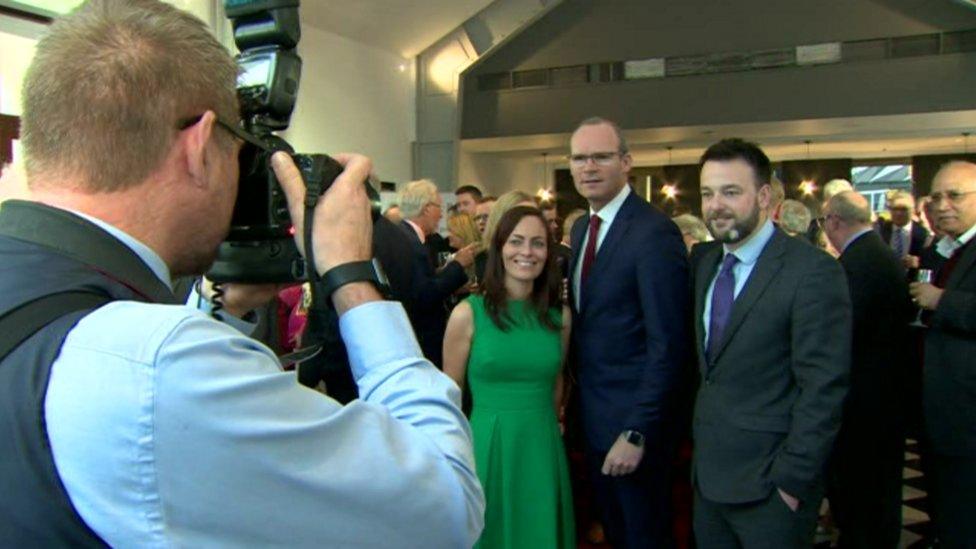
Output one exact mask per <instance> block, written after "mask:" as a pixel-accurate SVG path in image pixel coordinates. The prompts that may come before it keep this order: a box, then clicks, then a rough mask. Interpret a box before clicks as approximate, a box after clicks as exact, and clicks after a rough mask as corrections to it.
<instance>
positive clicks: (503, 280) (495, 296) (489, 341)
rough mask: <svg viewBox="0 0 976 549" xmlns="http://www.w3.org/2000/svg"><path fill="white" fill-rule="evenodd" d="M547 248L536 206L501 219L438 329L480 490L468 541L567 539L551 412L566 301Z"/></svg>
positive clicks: (569, 512) (557, 389)
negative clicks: (480, 524)
mask: <svg viewBox="0 0 976 549" xmlns="http://www.w3.org/2000/svg"><path fill="white" fill-rule="evenodd" d="M554 245H555V243H554V242H553V241H552V238H551V236H550V235H549V232H548V230H547V228H546V222H545V219H544V218H543V216H542V212H540V211H539V210H538V209H537V208H534V207H530V206H518V207H515V208H513V209H511V210H510V211H509V212H508V213H506V214H505V215H504V216H502V218H501V220H500V221H499V223H498V228H497V230H496V231H495V233H494V234H493V235H492V239H491V242H490V243H489V248H488V263H487V267H486V269H485V276H484V280H483V286H482V289H483V291H482V294H481V295H473V296H471V297H469V298H468V299H466V300H464V301H463V302H461V303H460V304H459V305H458V306H457V307H455V309H454V311H453V312H452V314H451V318H450V320H449V321H448V325H447V332H446V334H445V336H444V372H445V373H447V374H448V375H450V376H451V377H452V378H454V380H455V381H457V383H458V385H462V386H463V384H464V383H465V382H467V383H470V386H471V387H470V388H471V394H472V397H473V400H474V408H473V409H472V412H471V430H472V433H473V435H474V451H475V464H476V466H477V468H478V478H479V479H480V480H481V485H482V486H483V487H484V491H485V500H486V504H487V506H486V510H485V529H484V532H483V533H482V535H481V539H480V540H479V542H478V545H477V547H479V548H483V549H493V548H512V549H515V548H533V549H535V548H540V549H541V548H549V547H551V548H570V547H575V546H576V539H575V527H574V524H573V500H572V492H571V489H570V483H569V474H568V467H567V461H566V452H565V450H564V448H563V441H562V436H561V433H560V428H559V422H558V417H559V413H560V409H561V407H562V405H563V402H564V399H563V397H564V395H563V388H564V386H565V384H564V382H563V362H564V357H565V356H566V346H567V343H568V341H569V328H570V313H569V308H568V307H565V306H563V305H562V304H561V299H560V274H559V270H558V268H557V267H556V265H555V257H554V254H550V253H549V252H550V250H551V249H552V247H553V246H554Z"/></svg>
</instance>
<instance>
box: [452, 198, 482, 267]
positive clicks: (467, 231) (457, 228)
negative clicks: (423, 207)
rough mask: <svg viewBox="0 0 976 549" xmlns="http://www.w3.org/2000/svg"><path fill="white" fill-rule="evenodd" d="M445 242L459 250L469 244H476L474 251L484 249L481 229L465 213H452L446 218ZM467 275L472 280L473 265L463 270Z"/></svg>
mask: <svg viewBox="0 0 976 549" xmlns="http://www.w3.org/2000/svg"><path fill="white" fill-rule="evenodd" d="M447 242H448V244H450V245H451V248H454V249H455V250H460V249H461V248H464V247H466V246H469V245H471V244H477V245H478V246H477V247H476V248H475V253H477V252H480V251H482V250H483V249H484V246H482V244H481V231H479V230H478V225H477V224H476V223H475V222H474V218H472V217H471V216H470V215H468V214H466V213H458V214H454V215H452V216H450V217H448V218H447ZM464 271H465V272H466V273H467V275H468V280H474V279H473V278H472V277H473V275H474V265H471V266H470V267H467V268H466V269H465V270H464Z"/></svg>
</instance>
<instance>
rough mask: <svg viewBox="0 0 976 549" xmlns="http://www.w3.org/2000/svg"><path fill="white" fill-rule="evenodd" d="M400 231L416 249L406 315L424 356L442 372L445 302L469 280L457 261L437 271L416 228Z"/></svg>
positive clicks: (414, 249) (407, 226)
mask: <svg viewBox="0 0 976 549" xmlns="http://www.w3.org/2000/svg"><path fill="white" fill-rule="evenodd" d="M400 228H401V229H403V231H404V232H405V233H406V234H407V236H408V238H409V240H410V242H411V244H412V247H413V282H412V283H413V288H412V291H410V292H409V295H410V304H411V307H410V308H408V309H407V314H408V316H409V317H410V323H411V324H412V325H413V331H414V332H415V333H416V334H417V341H418V343H420V348H421V350H423V352H424V356H426V357H427V358H428V359H429V360H430V361H431V362H433V363H434V365H435V366H437V367H438V368H441V367H442V365H441V357H442V354H443V352H444V351H443V346H444V330H445V328H446V327H447V308H446V307H447V306H446V303H445V300H446V299H447V298H448V297H449V296H450V295H451V294H452V293H454V291H455V290H457V289H458V288H460V287H461V286H464V283H465V282H467V280H468V276H467V275H466V274H465V273H464V267H461V264H460V263H458V262H457V261H451V262H450V263H448V264H447V266H446V267H444V268H443V269H442V270H441V271H439V272H438V271H436V270H435V269H434V262H433V260H432V259H431V257H430V254H429V252H428V250H427V247H426V246H424V244H423V243H422V242H420V238H418V237H417V233H416V232H415V231H414V230H413V227H411V226H410V225H409V224H408V223H407V222H406V221H402V222H401V224H400Z"/></svg>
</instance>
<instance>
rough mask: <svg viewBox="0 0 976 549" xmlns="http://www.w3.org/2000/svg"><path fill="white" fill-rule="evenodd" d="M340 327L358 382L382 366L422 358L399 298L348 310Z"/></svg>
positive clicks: (342, 318) (341, 318)
mask: <svg viewBox="0 0 976 549" xmlns="http://www.w3.org/2000/svg"><path fill="white" fill-rule="evenodd" d="M339 330H340V331H341V332H342V339H343V341H345V343H346V351H347V353H348V355H349V365H350V366H351V367H352V374H353V376H354V377H355V378H356V381H359V380H360V379H361V378H362V377H363V376H365V375H366V374H367V373H369V372H370V370H372V369H374V368H377V367H379V366H384V365H389V364H391V363H393V362H398V361H401V360H416V359H418V358H422V357H423V353H422V352H421V351H420V345H418V344H417V338H416V337H415V336H414V334H413V327H412V326H411V325H410V321H409V320H408V319H407V313H406V311H405V310H404V309H403V305H401V304H400V303H398V302H396V301H370V302H368V303H363V304H362V305H359V306H357V307H354V308H352V309H350V310H348V311H346V313H345V314H343V315H342V317H340V318H339Z"/></svg>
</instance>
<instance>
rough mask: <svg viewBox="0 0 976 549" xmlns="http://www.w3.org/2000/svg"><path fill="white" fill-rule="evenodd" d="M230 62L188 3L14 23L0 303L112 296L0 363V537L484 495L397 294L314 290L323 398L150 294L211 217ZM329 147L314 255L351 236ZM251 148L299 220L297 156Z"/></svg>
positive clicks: (268, 518) (100, 540) (434, 526)
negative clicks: (20, 88)
mask: <svg viewBox="0 0 976 549" xmlns="http://www.w3.org/2000/svg"><path fill="white" fill-rule="evenodd" d="M236 71H237V69H236V66H235V64H234V62H233V60H232V59H231V57H230V56H229V55H228V53H227V52H226V51H225V50H224V48H223V47H222V46H221V45H220V44H219V43H218V42H217V41H216V40H215V39H214V38H213V37H212V36H211V34H210V32H209V31H208V30H207V28H206V27H205V26H204V25H203V23H201V22H200V21H199V20H197V19H196V18H194V17H192V16H190V15H188V14H186V13H184V12H181V11H179V10H177V9H176V8H173V7H171V6H169V5H167V4H163V3H161V2H159V1H157V0H91V1H90V2H87V3H86V4H84V5H82V6H81V7H80V8H78V9H77V10H75V11H74V12H73V13H72V14H70V15H68V16H66V17H64V18H62V19H60V20H58V21H56V22H55V23H54V24H53V25H52V27H51V28H50V31H49V33H48V34H47V35H46V36H45V38H43V39H42V40H41V41H40V43H39V44H38V46H37V50H36V54H35V57H34V60H33V63H32V64H31V67H30V69H29V71H28V75H27V78H26V81H25V84H24V95H23V96H24V109H23V119H22V132H21V135H22V138H23V143H24V152H25V158H26V170H27V183H28V186H29V188H30V190H31V193H32V201H30V202H28V201H16V200H11V201H8V202H5V203H4V204H3V205H2V207H0V256H2V257H3V261H2V262H0V317H3V316H4V315H8V313H9V314H11V315H13V314H16V313H17V312H18V311H21V310H22V309H23V308H20V306H21V305H22V304H24V303H26V302H29V301H31V300H33V299H35V298H37V297H38V296H43V295H47V294H52V293H58V292H65V291H71V292H72V294H59V298H60V297H68V296H69V295H72V296H75V297H77V296H78V295H80V294H84V295H88V296H91V295H92V294H95V295H107V296H110V297H111V302H110V303H107V304H104V305H99V306H88V307H87V308H86V307H80V308H78V310H77V312H72V313H68V314H66V315H64V316H61V317H58V318H57V319H56V320H54V321H53V322H50V323H48V324H46V325H44V327H42V328H40V330H39V331H37V332H36V333H34V334H33V335H31V336H30V337H28V338H27V339H26V340H25V341H24V342H23V343H21V344H19V345H18V346H16V347H15V348H14V350H13V351H12V352H10V353H9V354H7V355H6V357H5V358H4V359H3V361H2V363H0V439H2V440H5V441H7V446H6V448H7V450H5V451H4V452H2V453H0V486H2V487H3V495H2V496H0V545H2V546H17V547H28V546H30V547H34V546H38V547H49V546H55V547H57V546H71V547H75V546H78V547H86V546H101V545H103V544H109V545H112V546H129V547H133V546H188V547H195V546H234V547H237V546H296V547H298V546H324V547H466V546H471V545H472V544H473V543H474V541H475V540H476V539H477V537H478V535H479V533H480V530H481V525H482V512H483V507H484V500H483V495H482V492H481V488H480V486H479V485H478V481H477V477H476V475H475V473H474V461H473V456H472V449H471V440H470V432H469V429H468V426H467V424H466V422H465V419H464V417H463V416H462V414H461V412H460V410H459V409H458V404H459V392H458V390H457V387H456V386H455V385H454V383H453V382H452V381H451V380H450V379H448V378H447V377H445V376H444V375H443V374H441V373H440V372H438V371H437V370H436V369H434V368H433V367H432V366H431V365H430V363H429V362H427V361H426V360H424V359H423V358H422V356H421V354H420V350H419V348H418V346H417V343H416V341H415V339H414V336H413V333H412V332H411V330H410V324H409V323H408V321H407V319H406V316H405V314H404V312H403V309H402V307H401V306H400V305H399V304H396V303H392V302H383V301H381V300H380V295H379V293H378V292H377V291H376V289H375V288H374V287H373V286H372V284H370V283H368V282H355V283H352V284H348V285H345V286H342V287H341V288H340V289H338V290H337V291H336V292H335V293H334V294H333V295H332V302H333V303H334V306H335V307H336V309H337V312H338V314H339V315H340V329H341V332H342V336H343V339H344V340H345V343H346V345H347V347H348V350H349V358H350V363H351V365H352V369H353V373H354V376H355V378H356V381H357V383H358V385H359V389H360V394H361V395H362V400H359V401H355V402H353V403H351V404H350V405H348V406H346V407H341V406H340V405H339V404H338V403H336V402H335V401H333V400H331V399H329V398H327V397H325V396H323V395H321V394H319V393H316V392H314V391H311V390H309V389H306V388H304V387H302V386H300V385H298V384H297V383H296V380H295V377H294V375H293V374H286V373H283V372H281V371H280V368H279V365H278V362H277V359H276V357H275V356H274V354H273V353H272V352H271V351H270V350H269V349H267V348H266V347H264V346H263V345H261V344H260V343H258V342H256V341H254V340H251V339H249V338H247V337H244V336H242V335H241V334H240V332H238V331H236V330H235V329H233V328H231V327H229V326H228V325H227V324H224V323H221V322H218V321H215V320H214V319H212V318H211V317H209V316H206V315H204V314H203V313H201V312H199V311H195V310H193V309H191V308H189V307H186V306H184V305H181V304H178V303H176V300H175V298H174V297H173V295H172V292H171V290H170V287H169V284H170V280H171V277H177V276H185V275H194V274H199V273H202V272H203V271H205V270H206V269H207V267H208V266H209V264H210V262H211V261H212V260H213V258H214V254H215V250H216V248H217V245H218V244H219V243H220V242H221V241H222V240H223V238H224V237H225V236H226V234H227V231H228V227H229V225H230V219H231V212H232V210H233V206H234V201H235V198H236V194H237V178H238V167H237V153H238V150H239V148H240V141H239V139H238V138H237V137H235V132H234V131H233V128H234V127H235V126H236V124H237V122H238V115H237V112H238V106H237V100H236V93H235V80H236ZM337 160H339V162H340V163H342V164H343V165H344V166H345V170H344V171H343V173H342V175H341V176H340V177H339V178H338V179H337V180H336V181H335V183H334V184H333V185H332V187H331V189H330V190H329V191H328V192H327V193H326V194H325V195H324V197H323V198H322V199H321V200H320V201H319V203H318V205H317V207H316V209H315V218H314V228H313V232H314V237H313V242H314V246H315V259H316V264H315V266H314V267H315V268H316V269H318V271H319V272H320V273H325V272H327V271H328V270H329V269H331V268H333V267H335V266H337V265H341V264H345V263H348V262H353V261H361V260H366V259H369V258H370V257H371V249H370V236H371V225H370V218H369V213H368V203H367V198H366V196H365V193H364V192H363V181H364V180H365V178H366V177H367V175H368V173H369V171H370V169H371V167H370V162H369V160H368V159H366V158H364V157H361V156H355V155H339V156H338V157H337ZM274 169H275V172H276V174H277V175H278V177H279V179H280V180H281V183H282V187H283V188H284V190H285V192H286V194H287V196H288V202H289V209H290V211H291V215H292V219H293V221H294V222H295V225H296V229H298V230H297V234H299V235H300V234H302V231H301V226H302V221H303V220H302V199H303V195H304V187H303V184H302V182H301V177H300V175H299V173H298V171H297V169H296V168H295V166H294V164H292V162H291V160H290V158H289V157H288V156H287V155H284V154H282V153H279V155H277V156H275V158H274ZM75 297H73V298H72V299H74V298H75ZM227 298H228V299H230V300H232V301H233V299H232V297H231V296H230V295H228V296H227ZM248 300H251V301H252V303H250V304H254V303H256V302H257V301H259V300H252V299H251V298H243V299H240V300H237V302H236V303H228V304H227V305H228V306H227V310H228V311H229V312H236V313H238V314H240V313H243V312H244V311H245V310H246V309H247V308H248V306H247V305H248V303H247V301H248ZM62 301H63V300H62ZM9 318H10V316H7V317H6V319H5V320H8V319H9ZM10 325H11V323H10V322H7V323H5V324H3V326H4V328H3V329H0V339H3V338H4V337H5V336H6V335H7V333H6V332H4V331H3V330H6V329H7V328H9V327H10ZM14 331H15V330H14Z"/></svg>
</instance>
